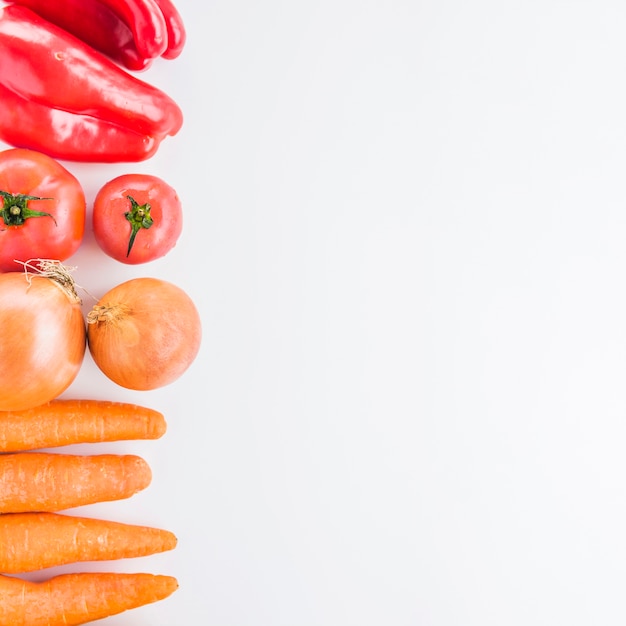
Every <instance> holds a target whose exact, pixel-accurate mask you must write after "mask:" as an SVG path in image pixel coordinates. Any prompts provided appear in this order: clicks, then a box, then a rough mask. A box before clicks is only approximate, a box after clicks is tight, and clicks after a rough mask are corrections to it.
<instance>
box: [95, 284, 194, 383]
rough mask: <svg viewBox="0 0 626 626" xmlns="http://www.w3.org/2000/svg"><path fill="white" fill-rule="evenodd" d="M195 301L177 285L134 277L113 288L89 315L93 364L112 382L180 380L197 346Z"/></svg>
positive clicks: (191, 360) (170, 381) (192, 358)
mask: <svg viewBox="0 0 626 626" xmlns="http://www.w3.org/2000/svg"><path fill="white" fill-rule="evenodd" d="M201 335H202V330H201V323H200V316H199V314H198V310H197V309H196V306H195V304H194V303H193V301H192V300H191V298H190V297H189V295H187V293H186V292H185V291H183V290H182V289H181V288H180V287H178V286H177V285H174V284H172V283H170V282H167V281H165V280H161V279H157V278H133V279H130V280H128V281H126V282H123V283H121V284H119V285H117V286H116V287H113V289H111V290H110V291H109V292H108V293H106V294H105V295H104V296H103V297H102V298H101V299H100V301H99V302H98V303H97V304H96V305H95V306H94V307H93V308H92V309H91V311H90V312H89V313H88V314H87V337H88V346H89V351H90V353H91V356H92V357H93V360H94V362H95V363H96V365H97V366H98V367H99V368H100V370H101V371H102V372H103V373H104V374H105V375H106V376H107V377H108V378H109V379H111V380H112V381H113V382H115V383H117V384H118V385H120V386H122V387H125V388H127V389H132V390H137V391H147V390H152V389H157V388H159V387H163V386H165V385H168V384H170V383H172V382H174V381H175V380H176V379H178V378H179V377H180V376H181V375H182V374H183V373H184V372H185V371H186V370H187V369H188V368H189V366H190V365H191V364H192V362H193V361H194V360H195V358H196V356H197V354H198V351H199V349H200V341H201Z"/></svg>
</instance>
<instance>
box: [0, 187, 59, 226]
mask: <svg viewBox="0 0 626 626" xmlns="http://www.w3.org/2000/svg"><path fill="white" fill-rule="evenodd" d="M0 198H2V209H0V217H2V219H3V221H4V223H5V225H6V226H23V225H24V223H25V222H26V220H27V219H28V218H30V217H50V218H52V221H53V222H54V225H55V226H56V223H57V221H56V220H55V219H54V216H52V215H51V214H50V213H46V212H45V211H33V210H31V209H29V208H28V203H29V202H30V201H31V200H53V199H54V198H39V197H38V196H28V195H26V194H23V193H15V194H13V193H9V192H8V191H2V190H0Z"/></svg>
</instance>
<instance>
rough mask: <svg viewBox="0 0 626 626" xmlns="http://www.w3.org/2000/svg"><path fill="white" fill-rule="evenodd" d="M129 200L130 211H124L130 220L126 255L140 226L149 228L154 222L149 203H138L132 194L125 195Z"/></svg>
mask: <svg viewBox="0 0 626 626" xmlns="http://www.w3.org/2000/svg"><path fill="white" fill-rule="evenodd" d="M126 197H127V198H128V199H129V200H130V211H127V212H126V213H124V217H125V218H126V219H127V220H128V221H129V222H130V226H131V230H130V239H129V240H128V251H127V252H126V256H128V255H129V254H130V251H131V249H132V247H133V244H134V243H135V237H136V236H137V233H138V232H139V231H140V230H141V229H142V228H150V226H152V224H153V223H154V220H153V219H152V216H151V215H150V208H151V207H150V203H149V202H146V203H145V204H139V203H138V202H137V201H136V200H135V198H133V197H132V196H126Z"/></svg>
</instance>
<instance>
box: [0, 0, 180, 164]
mask: <svg viewBox="0 0 626 626" xmlns="http://www.w3.org/2000/svg"><path fill="white" fill-rule="evenodd" d="M0 50H2V54H0V83H1V84H2V86H3V88H4V89H6V90H9V91H11V92H13V93H14V94H16V95H17V96H19V97H20V98H21V99H22V100H24V101H27V102H29V103H31V105H32V106H31V107H30V108H29V110H32V108H33V107H34V105H38V106H39V107H41V108H43V109H44V110H46V109H47V110H56V111H59V112H61V113H56V114H55V115H52V114H50V115H48V116H46V117H45V120H46V125H47V126H44V125H42V123H40V124H37V125H35V126H33V127H32V128H29V127H28V125H26V128H25V129H24V131H23V132H24V134H25V135H27V137H25V138H26V139H27V138H28V137H31V138H32V141H33V142H37V143H38V144H40V145H41V144H44V145H45V142H46V137H45V135H46V133H48V134H49V135H50V137H51V139H50V142H51V144H54V143H55V142H56V145H57V147H63V146H64V149H67V150H68V154H70V153H71V154H72V155H73V156H72V157H69V156H68V157H66V158H74V159H76V158H78V156H80V157H81V160H102V159H103V151H102V148H101V147H99V146H98V145H97V144H98V143H99V142H100V137H99V134H98V132H97V131H98V129H102V133H103V135H107V133H109V131H110V129H111V128H112V127H115V129H116V130H115V132H114V133H113V135H117V136H120V137H121V138H122V139H121V140H123V137H125V136H126V135H128V134H129V133H134V135H139V136H143V137H144V138H145V137H147V138H150V140H155V141H156V142H157V143H159V142H160V141H161V140H162V139H163V138H164V137H166V136H167V135H174V134H176V133H177V132H178V131H179V130H180V128H181V126H182V122H183V117H182V111H181V110H180V108H179V107H178V105H177V104H176V102H175V101H174V100H172V99H171V98H170V97H169V96H168V95H167V94H165V93H164V92H162V91H160V90H159V89H157V88H156V87H154V86H152V85H149V84H148V83H145V82H143V81H141V80H139V79H138V78H136V77H134V76H131V75H130V74H128V73H126V72H125V71H124V70H122V69H121V68H120V67H119V66H117V65H116V64H115V63H113V62H112V61H110V60H109V59H107V58H106V57H104V56H103V55H101V54H100V53H98V52H96V51H95V50H93V49H92V48H91V47H90V46H88V45H87V44H85V43H84V42H82V41H81V40H79V39H78V38H76V37H74V36H72V35H70V34H69V33H67V32H66V31H64V30H63V29H61V28H59V27H58V26H55V25H53V24H52V23H50V22H47V21H46V20H44V19H43V18H41V17H39V16H38V15H36V14H35V13H33V12H32V11H31V10H30V9H27V8H26V7H23V6H19V5H15V4H13V5H9V6H6V7H4V8H3V9H2V10H1V12H0ZM8 106H10V105H9V104H8V102H7V101H6V100H5V99H3V100H2V102H1V104H0V107H2V108H6V107H8ZM3 115H4V116H5V117H6V114H5V113H3ZM72 116H73V117H72ZM70 120H71V121H70ZM21 123H22V124H24V123H23V122H21ZM81 124H82V125H83V126H84V127H85V129H86V130H85V133H84V134H86V135H87V138H90V139H89V140H87V141H85V137H82V138H80V139H79V138H73V137H69V133H70V129H71V132H75V131H76V128H80V127H81ZM87 127H89V129H90V130H89V132H87ZM105 131H106V132H105ZM15 132H16V131H15V130H14V129H10V128H7V126H6V124H5V123H2V124H0V138H1V139H4V138H5V137H10V136H13V135H14V134H15ZM42 133H43V136H38V135H40V134H42ZM63 134H65V135H68V137H67V139H65V140H64V141H63V142H60V143H59V142H58V141H57V140H56V139H53V138H54V137H61V136H62V135H63ZM7 141H9V140H8V139H7ZM107 142H108V144H109V146H110V147H109V148H107V149H108V150H111V149H112V145H111V144H112V142H111V141H110V140H108V139H107ZM9 143H13V142H12V141H9ZM22 145H24V146H25V147H29V146H28V144H22ZM70 147H71V149H70ZM42 151H43V152H46V151H47V150H45V149H42ZM120 151H122V152H123V150H122V149H121V147H119V146H118V148H117V149H116V150H115V152H116V153H119V152H120ZM126 154H127V158H128V159H133V158H134V160H140V159H143V158H146V156H145V155H146V150H145V148H144V149H142V150H138V151H135V152H133V150H130V151H128V152H126ZM133 154H134V155H135V156H134V157H133ZM59 158H65V157H63V156H62V155H59Z"/></svg>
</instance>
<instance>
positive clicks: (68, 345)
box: [0, 259, 86, 411]
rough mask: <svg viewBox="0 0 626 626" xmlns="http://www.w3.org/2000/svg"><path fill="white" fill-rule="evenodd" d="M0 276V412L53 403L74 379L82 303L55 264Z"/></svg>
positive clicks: (29, 265)
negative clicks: (0, 366) (0, 368)
mask: <svg viewBox="0 0 626 626" xmlns="http://www.w3.org/2000/svg"><path fill="white" fill-rule="evenodd" d="M23 266H24V272H19V271H18V272H5V273H2V274H0V363H1V364H2V376H1V377H0V410H1V411H18V410H23V409H30V408H34V407H36V406H39V405H42V404H44V403H46V402H49V401H50V400H53V399H55V398H56V397H57V396H59V395H60V394H61V393H63V392H64V391H65V390H66V389H67V388H68V387H69V386H70V384H71V383H72V382H73V381H74V379H75V378H76V376H77V374H78V372H79V370H80V367H81V365H82V363H83V358H84V355H85V347H86V329H85V320H84V318H83V314H82V309H81V300H80V298H79V297H78V294H77V293H76V285H75V282H74V279H73V278H72V276H71V274H70V271H71V269H72V268H68V267H65V266H63V265H62V264H61V263H60V262H59V261H53V260H47V259H33V260H31V261H27V262H25V263H23Z"/></svg>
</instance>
